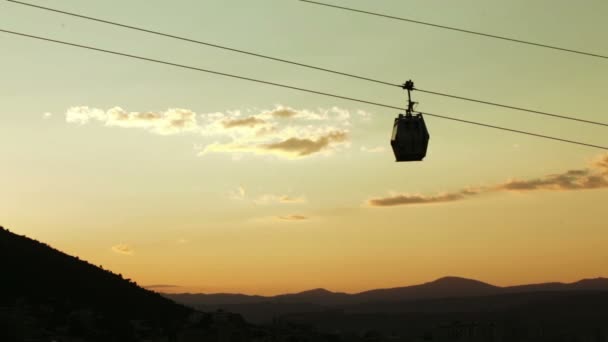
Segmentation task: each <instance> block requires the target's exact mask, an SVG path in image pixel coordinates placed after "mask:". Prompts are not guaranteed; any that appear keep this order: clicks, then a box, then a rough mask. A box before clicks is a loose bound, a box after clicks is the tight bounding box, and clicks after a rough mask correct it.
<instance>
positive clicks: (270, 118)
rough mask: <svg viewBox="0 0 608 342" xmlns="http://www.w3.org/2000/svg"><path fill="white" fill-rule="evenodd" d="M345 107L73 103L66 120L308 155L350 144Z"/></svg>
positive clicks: (258, 151) (210, 144)
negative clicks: (200, 109) (135, 108)
mask: <svg viewBox="0 0 608 342" xmlns="http://www.w3.org/2000/svg"><path fill="white" fill-rule="evenodd" d="M350 118H351V114H350V112H349V111H348V110H345V109H342V108H339V107H331V108H329V109H325V108H319V109H316V110H308V109H294V108H290V107H286V106H282V105H277V106H275V107H274V108H272V109H270V110H245V111H244V112H241V111H240V110H236V111H226V112H214V113H207V114H196V113H195V112H194V111H192V110H190V109H180V108H173V109H168V110H166V111H151V112H129V111H126V110H124V109H122V108H120V107H113V108H110V109H108V110H103V109H99V108H90V107H86V106H80V107H71V108H69V109H68V110H67V112H66V122H68V123H70V124H75V125H80V126H84V125H90V124H98V125H101V126H103V127H121V128H130V129H141V130H146V131H148V132H151V133H154V134H160V135H173V134H182V133H192V134H198V135H199V136H200V137H201V139H204V140H206V141H205V143H201V144H199V145H200V148H199V149H198V155H200V156H205V155H207V154H209V153H224V154H230V155H231V156H232V158H233V159H235V160H238V159H240V158H241V156H242V155H244V154H252V155H273V156H276V157H279V158H284V159H296V158H304V157H310V156H312V155H315V154H319V153H326V152H330V151H333V150H336V149H339V148H342V147H348V146H349V143H348V142H349V141H348V140H349V138H348V133H349V130H348V127H349V126H350V125H351V123H350Z"/></svg>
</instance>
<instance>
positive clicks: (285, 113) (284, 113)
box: [271, 108, 298, 118]
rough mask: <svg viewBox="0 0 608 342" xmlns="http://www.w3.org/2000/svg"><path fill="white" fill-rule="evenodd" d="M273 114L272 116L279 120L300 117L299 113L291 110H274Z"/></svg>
mask: <svg viewBox="0 0 608 342" xmlns="http://www.w3.org/2000/svg"><path fill="white" fill-rule="evenodd" d="M271 114H272V116H276V117H277V118H292V117H294V116H296V115H298V112H296V111H295V110H293V109H290V108H278V109H276V110H273V111H272V112H271Z"/></svg>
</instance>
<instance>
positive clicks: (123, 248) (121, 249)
mask: <svg viewBox="0 0 608 342" xmlns="http://www.w3.org/2000/svg"><path fill="white" fill-rule="evenodd" d="M112 251H114V253H118V254H124V255H132V254H133V253H134V251H133V249H132V248H131V246H129V245H127V244H124V243H120V244H118V245H115V246H112Z"/></svg>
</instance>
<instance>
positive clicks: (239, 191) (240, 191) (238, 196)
mask: <svg viewBox="0 0 608 342" xmlns="http://www.w3.org/2000/svg"><path fill="white" fill-rule="evenodd" d="M228 197H230V198H231V199H233V200H237V201H242V200H244V199H245V197H246V191H245V188H244V187H242V186H239V187H238V188H236V190H234V191H232V192H230V193H229V194H228Z"/></svg>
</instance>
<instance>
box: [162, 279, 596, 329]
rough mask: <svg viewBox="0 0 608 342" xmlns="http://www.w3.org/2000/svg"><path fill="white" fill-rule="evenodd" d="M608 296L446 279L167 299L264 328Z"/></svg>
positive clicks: (564, 287) (565, 287)
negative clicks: (314, 317) (293, 321)
mask: <svg viewBox="0 0 608 342" xmlns="http://www.w3.org/2000/svg"><path fill="white" fill-rule="evenodd" d="M581 291H582V292H588V291H608V279H604V278H597V279H585V280H581V281H578V282H575V283H571V284H564V283H544V284H532V285H519V286H508V287H499V286H494V285H490V284H487V283H484V282H481V281H477V280H472V279H466V278H459V277H444V278H440V279H437V280H435V281H432V282H428V283H424V284H420V285H413V286H404V287H396V288H389V289H378V290H370V291H365V292H361V293H355V294H346V293H336V292H331V291H328V290H325V289H314V290H310V291H304V292H300V293H295V294H285V295H278V296H271V297H264V296H246V295H242V294H241V295H230V294H217V295H214V294H166V296H167V297H169V298H172V299H174V300H175V301H177V302H179V303H183V304H186V305H191V306H193V307H196V308H199V309H204V310H217V309H223V310H228V311H231V312H237V313H240V314H242V315H243V316H244V317H245V318H246V319H247V320H249V321H251V322H255V323H263V322H268V321H270V320H272V319H273V318H275V317H279V316H284V315H290V314H296V313H305V312H307V313H311V314H313V313H321V312H333V311H336V310H337V311H339V312H367V313H396V312H400V313H407V312H410V313H423V312H431V313H438V312H476V311H493V310H506V309H508V308H512V307H517V306H521V305H525V304H527V303H531V302H534V301H536V300H541V299H547V298H554V297H559V296H561V295H567V294H568V293H571V292H581Z"/></svg>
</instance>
